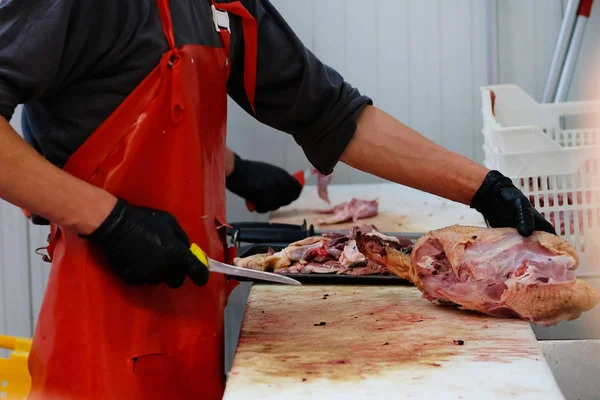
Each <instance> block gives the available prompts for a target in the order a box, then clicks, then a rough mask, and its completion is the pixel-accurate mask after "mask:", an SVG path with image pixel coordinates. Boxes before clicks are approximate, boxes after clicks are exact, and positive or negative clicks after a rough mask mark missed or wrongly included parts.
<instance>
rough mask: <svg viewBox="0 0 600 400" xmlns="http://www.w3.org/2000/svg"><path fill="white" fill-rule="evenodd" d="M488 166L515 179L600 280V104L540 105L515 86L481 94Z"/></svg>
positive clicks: (584, 267)
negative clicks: (599, 276) (599, 275)
mask: <svg viewBox="0 0 600 400" xmlns="http://www.w3.org/2000/svg"><path fill="white" fill-rule="evenodd" d="M481 95H482V110H481V111H482V114H483V129H482V133H483V136H484V146H483V147H484V151H485V161H484V164H485V166H486V167H488V168H490V169H496V170H498V171H500V172H502V173H503V174H505V175H506V176H508V177H510V178H511V179H512V180H513V182H514V184H515V185H516V186H517V187H518V188H519V189H521V190H522V191H523V193H525V195H526V196H528V197H529V200H530V201H531V202H532V204H533V205H534V206H535V208H536V209H537V210H538V211H539V212H540V213H542V215H544V217H545V218H546V219H548V220H549V221H550V222H551V223H552V224H553V225H554V227H555V229H556V231H557V233H558V234H559V235H560V236H562V237H563V238H565V239H566V240H568V241H569V242H571V243H572V244H573V245H574V246H575V247H576V248H577V250H578V252H579V255H580V258H581V267H580V270H579V273H578V274H579V275H583V274H594V275H597V274H599V273H600V269H599V267H600V101H585V102H569V103H557V104H539V103H537V102H535V101H534V100H533V99H532V98H531V97H530V96H528V95H527V94H526V93H525V92H524V91H523V90H522V89H521V88H519V87H518V86H516V85H495V86H487V87H483V88H481Z"/></svg>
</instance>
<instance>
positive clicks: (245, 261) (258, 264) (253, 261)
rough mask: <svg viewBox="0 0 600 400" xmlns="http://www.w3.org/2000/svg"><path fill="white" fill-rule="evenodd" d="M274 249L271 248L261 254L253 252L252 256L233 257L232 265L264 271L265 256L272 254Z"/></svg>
mask: <svg viewBox="0 0 600 400" xmlns="http://www.w3.org/2000/svg"><path fill="white" fill-rule="evenodd" d="M274 253H275V251H274V250H273V249H271V248H269V250H268V251H267V253H263V254H254V255H252V256H248V257H243V258H239V257H236V258H234V259H233V265H235V266H236V267H240V268H248V269H254V270H257V271H264V267H265V260H266V259H267V257H269V256H271V255H273V254H274Z"/></svg>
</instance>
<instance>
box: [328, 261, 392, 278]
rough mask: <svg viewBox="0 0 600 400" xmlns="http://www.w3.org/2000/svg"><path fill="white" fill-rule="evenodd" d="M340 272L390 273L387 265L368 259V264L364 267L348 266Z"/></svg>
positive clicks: (357, 274)
mask: <svg viewBox="0 0 600 400" xmlns="http://www.w3.org/2000/svg"><path fill="white" fill-rule="evenodd" d="M338 274H340V275H352V276H362V275H389V272H388V270H387V268H386V267H385V266H383V265H381V264H378V263H376V262H374V261H367V264H366V265H365V266H364V267H354V268H352V267H348V268H346V269H344V270H343V271H340V272H338Z"/></svg>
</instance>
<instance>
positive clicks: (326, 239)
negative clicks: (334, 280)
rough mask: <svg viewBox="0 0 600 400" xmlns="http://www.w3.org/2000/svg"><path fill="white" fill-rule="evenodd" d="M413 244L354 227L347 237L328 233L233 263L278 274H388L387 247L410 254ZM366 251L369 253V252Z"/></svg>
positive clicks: (370, 229)
mask: <svg viewBox="0 0 600 400" xmlns="http://www.w3.org/2000/svg"><path fill="white" fill-rule="evenodd" d="M412 246H413V243H412V242H411V241H410V240H408V239H405V238H396V237H392V236H386V235H384V234H381V233H379V231H378V230H377V228H376V227H375V226H373V225H362V226H354V227H352V228H350V229H349V230H348V231H347V232H346V233H345V234H343V233H339V232H326V233H323V236H315V237H309V238H306V239H303V240H300V241H298V242H295V243H292V244H290V245H289V246H288V247H287V248H285V249H283V250H281V251H279V252H277V253H274V252H273V251H272V250H271V251H270V253H269V254H257V255H255V256H250V257H246V258H236V259H235V260H234V264H235V265H237V266H239V267H247V266H248V265H249V264H248V261H249V260H252V261H253V262H252V264H251V265H252V268H254V269H260V270H263V271H272V272H276V273H279V274H299V273H302V274H313V273H314V274H333V273H336V274H340V275H353V276H359V275H389V271H388V270H387V269H386V267H385V264H384V257H382V256H381V254H382V252H385V249H386V248H387V247H391V248H394V249H397V250H398V251H400V252H401V251H404V252H408V253H410V249H412ZM366 251H368V252H370V253H367V252H366Z"/></svg>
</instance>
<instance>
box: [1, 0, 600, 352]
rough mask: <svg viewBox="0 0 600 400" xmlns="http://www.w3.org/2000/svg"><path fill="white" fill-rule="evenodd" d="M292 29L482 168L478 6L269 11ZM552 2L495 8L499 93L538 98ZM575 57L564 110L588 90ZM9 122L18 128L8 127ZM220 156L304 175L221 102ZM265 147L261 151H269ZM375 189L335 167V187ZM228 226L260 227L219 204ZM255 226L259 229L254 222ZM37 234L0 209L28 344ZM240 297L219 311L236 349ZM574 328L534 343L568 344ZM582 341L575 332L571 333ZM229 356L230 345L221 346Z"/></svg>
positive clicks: (337, 0)
mask: <svg viewBox="0 0 600 400" xmlns="http://www.w3.org/2000/svg"><path fill="white" fill-rule="evenodd" d="M272 1H273V3H274V4H275V5H276V6H277V7H278V8H279V10H280V11H281V13H282V14H283V15H284V16H285V17H286V18H287V19H288V21H289V23H290V25H291V26H292V27H293V28H294V30H295V31H296V32H297V33H298V35H299V36H300V37H301V39H303V41H304V42H305V43H306V44H307V45H308V47H309V48H311V50H313V51H314V52H315V53H316V54H317V55H318V56H319V57H320V58H322V59H323V60H324V61H325V62H326V63H328V64H330V65H332V66H333V67H335V68H336V69H337V70H339V71H340V72H341V73H342V74H343V75H344V76H345V77H346V78H347V79H348V80H349V81H350V82H352V83H353V84H354V85H355V86H357V87H358V88H359V89H360V90H361V91H362V92H364V93H365V94H368V95H370V96H372V97H373V99H374V101H375V104H376V105H378V106H379V107H381V108H383V109H384V110H386V111H388V112H389V113H391V114H392V115H393V116H395V117H396V118H398V119H400V120H401V121H402V122H404V123H406V124H407V125H409V126H411V127H413V128H415V129H417V130H419V131H420V132H422V133H423V134H425V135H426V136H428V137H430V138H432V139H433V140H435V141H437V142H439V143H441V144H443V145H445V146H447V147H449V148H451V149H452V150H455V151H457V152H459V153H461V154H464V155H466V156H468V157H471V158H474V159H475V160H477V161H481V160H482V151H481V138H480V133H479V130H480V129H481V122H480V117H479V115H480V111H479V108H480V104H479V87H480V86H482V85H485V84H486V83H487V76H488V66H487V62H486V51H487V47H486V33H485V9H484V7H485V4H486V3H485V2H484V1H481V0H371V1H368V2H366V1H361V0H321V1H317V0H302V1H298V0H272ZM562 3H563V1H562V0H500V1H498V31H499V33H498V52H499V54H498V55H499V57H498V60H499V62H498V65H497V66H495V67H496V68H497V70H498V74H499V79H500V82H501V83H517V84H519V85H520V86H522V87H523V88H524V89H525V90H526V91H528V92H529V93H531V94H532V95H533V96H534V97H535V98H536V99H539V98H540V97H541V93H542V91H543V86H544V82H545V79H546V76H547V73H548V69H549V64H550V60H551V57H552V52H553V51H554V46H555V43H556V37H557V33H558V29H559V27H560V22H561V18H562V16H561V13H562V8H563V7H564V5H563V4H562ZM598 38H600V6H599V7H595V9H594V12H593V16H592V21H591V22H590V24H589V25H588V31H587V32H586V40H585V43H584V45H583V51H582V53H583V54H586V53H588V52H589V50H590V49H593V48H594V44H595V43H597V41H598ZM589 60H590V59H589V57H582V59H581V62H580V65H579V67H578V71H577V75H576V78H575V82H574V88H575V89H574V90H573V98H578V97H577V96H582V94H581V93H582V88H585V87H586V86H587V84H588V83H589V82H587V81H586V80H585V79H583V78H582V76H583V73H585V72H586V71H589V69H590V68H591V63H590V62H589ZM18 115H19V113H17V115H16V117H18ZM13 122H14V123H15V125H18V121H17V120H16V119H15V120H13ZM228 143H229V145H230V146H231V147H232V148H233V149H234V150H236V151H239V152H240V154H241V155H242V156H244V157H248V158H251V159H259V160H264V161H267V162H272V163H275V164H277V165H280V166H283V167H285V168H286V169H287V170H289V171H295V170H298V169H301V168H304V167H306V166H307V162H306V160H305V158H304V155H303V153H302V151H301V149H300V148H298V147H297V146H296V144H295V142H294V141H293V140H292V139H291V138H290V137H288V136H287V135H285V134H283V133H280V132H276V131H274V130H272V129H270V128H268V127H265V126H263V125H261V124H259V123H257V122H255V121H253V120H252V119H251V118H250V117H249V116H247V115H246V114H245V113H243V111H241V110H240V109H239V108H238V107H237V106H236V105H235V104H234V103H233V102H230V118H229V137H228ZM267 143H268V146H267ZM375 180H377V178H374V177H372V176H369V175H367V174H364V173H362V172H358V171H356V170H353V169H351V168H349V167H347V166H344V165H340V166H338V167H337V168H336V171H335V177H334V183H350V182H370V181H375ZM227 202H228V219H229V220H230V221H240V220H252V219H256V218H259V217H258V216H257V215H256V214H250V213H248V212H247V211H246V210H245V208H244V204H243V202H242V201H241V200H240V199H238V198H236V197H234V196H229V198H228V200H227ZM260 218H263V219H264V217H260ZM46 234H47V229H45V228H38V227H31V226H28V225H27V223H26V221H25V219H24V218H23V217H22V215H21V213H20V211H19V210H18V209H15V208H14V207H12V206H9V205H7V204H6V203H2V202H1V201H0V332H1V333H8V334H13V335H31V332H32V327H33V323H32V321H35V320H36V318H37V312H38V310H39V304H40V302H41V298H42V295H43V288H44V287H45V284H46V279H47V274H48V270H49V265H48V264H46V263H43V262H42V261H41V260H40V259H39V257H37V256H36V255H35V254H34V253H33V250H34V249H35V248H36V247H39V246H43V245H44V244H45V239H46ZM245 291H247V288H246V287H243V288H241V289H240V290H238V291H236V295H235V296H234V297H233V298H232V300H231V303H232V306H231V307H230V308H229V310H228V313H229V314H228V326H229V327H233V329H232V331H230V332H229V333H228V335H229V337H230V341H231V342H232V343H234V342H235V339H236V335H237V333H236V332H235V331H236V329H237V328H238V327H239V318H240V315H241V313H242V312H243V305H244V302H245V294H244V292H245ZM579 329H580V327H579V326H578V325H577V324H571V325H568V328H560V329H558V330H554V331H552V332H550V333H548V332H549V331H546V330H541V331H539V332H538V334H540V335H542V336H543V335H547V336H548V337H550V336H551V335H554V336H556V335H558V336H560V335H569V337H571V336H570V335H572V334H577V332H579ZM581 329H583V328H581ZM229 351H230V353H231V351H232V350H231V345H230V350H229Z"/></svg>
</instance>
